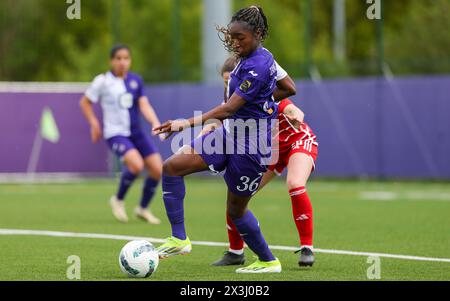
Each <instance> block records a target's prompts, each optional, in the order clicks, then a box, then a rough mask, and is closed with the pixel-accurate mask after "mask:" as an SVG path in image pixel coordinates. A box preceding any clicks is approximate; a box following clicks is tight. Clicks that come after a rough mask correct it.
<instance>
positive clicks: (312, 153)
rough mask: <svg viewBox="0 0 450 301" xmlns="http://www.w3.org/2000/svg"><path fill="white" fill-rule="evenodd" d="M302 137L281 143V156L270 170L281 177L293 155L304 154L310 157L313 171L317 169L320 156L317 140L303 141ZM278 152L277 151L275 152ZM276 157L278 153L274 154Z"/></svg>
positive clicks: (297, 136) (295, 137) (296, 136)
mask: <svg viewBox="0 0 450 301" xmlns="http://www.w3.org/2000/svg"><path fill="white" fill-rule="evenodd" d="M301 138H302V137H301V135H295V136H292V137H291V138H290V139H289V140H288V141H287V142H280V145H279V156H278V161H277V163H275V164H273V165H270V166H269V170H271V171H273V172H275V173H276V174H278V175H280V174H281V173H282V172H283V170H284V169H285V168H286V167H287V165H288V163H289V159H290V158H291V156H292V155H293V154H296V153H302V154H306V155H308V156H309V157H310V158H311V160H312V163H313V168H312V171H314V169H315V162H316V160H317V155H318V144H317V141H316V139H315V138H314V139H313V140H311V139H306V140H302V139H301ZM275 152H276V151H275ZM274 155H275V156H276V153H275V154H274Z"/></svg>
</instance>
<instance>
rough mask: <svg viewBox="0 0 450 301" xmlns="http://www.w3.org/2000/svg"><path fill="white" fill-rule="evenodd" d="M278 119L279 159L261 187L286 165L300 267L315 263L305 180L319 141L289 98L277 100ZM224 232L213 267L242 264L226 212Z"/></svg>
mask: <svg viewBox="0 0 450 301" xmlns="http://www.w3.org/2000/svg"><path fill="white" fill-rule="evenodd" d="M278 110H279V111H278V112H279V113H278V114H279V115H278V119H279V137H278V139H279V159H278V162H277V163H276V164H273V165H271V166H270V167H269V171H267V172H266V173H265V174H264V177H263V179H262V181H261V185H260V186H259V188H258V190H261V189H262V188H263V187H264V186H265V185H266V184H267V183H268V182H270V181H271V180H272V179H273V178H274V176H275V175H276V174H278V175H280V174H281V173H282V172H283V170H284V169H285V168H286V167H287V169H288V174H287V180H286V182H287V186H288V190H289V195H290V197H291V202H292V213H293V217H294V222H295V225H296V227H297V231H298V235H299V238H300V250H299V251H297V252H300V258H299V261H298V264H299V265H300V266H312V265H313V264H314V253H313V214H312V213H313V212H312V206H311V202H310V199H309V197H308V194H307V191H306V183H307V181H308V178H309V176H310V174H311V172H312V171H313V170H314V163H315V161H316V159H317V153H318V143H317V139H316V136H315V135H314V133H313V132H312V130H311V128H310V127H309V126H308V125H307V124H306V123H304V122H303V117H304V114H303V112H301V111H300V109H298V108H297V107H296V106H295V105H294V104H293V103H292V102H291V101H290V100H289V99H284V100H282V101H281V102H280V104H279V108H278ZM227 231H228V239H229V242H230V247H229V250H228V251H227V252H225V254H224V256H223V257H222V258H221V259H219V260H218V261H216V262H214V263H213V265H214V266H225V265H240V264H244V262H245V256H244V241H243V240H242V238H241V236H240V235H239V232H238V230H237V228H236V226H235V225H234V223H233V221H232V219H231V218H230V217H229V216H228V215H227Z"/></svg>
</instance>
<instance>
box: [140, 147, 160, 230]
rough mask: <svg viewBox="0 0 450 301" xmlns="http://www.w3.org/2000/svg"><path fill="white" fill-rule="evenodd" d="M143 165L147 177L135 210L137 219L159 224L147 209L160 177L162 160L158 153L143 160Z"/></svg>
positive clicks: (157, 219)
mask: <svg viewBox="0 0 450 301" xmlns="http://www.w3.org/2000/svg"><path fill="white" fill-rule="evenodd" d="M144 165H145V168H146V170H147V177H146V179H145V180H144V186H143V189H142V196H141V201H140V204H139V206H138V207H136V209H135V214H136V216H137V217H139V218H141V219H143V220H145V221H147V222H148V223H151V224H160V223H161V221H160V220H159V218H157V217H156V216H155V215H154V214H153V213H152V212H151V210H150V209H149V207H150V203H151V201H152V199H153V196H154V195H155V192H156V189H157V187H158V184H159V181H160V180H161V177H162V165H163V162H162V159H161V155H160V154H159V153H153V154H151V155H148V156H146V157H145V158H144Z"/></svg>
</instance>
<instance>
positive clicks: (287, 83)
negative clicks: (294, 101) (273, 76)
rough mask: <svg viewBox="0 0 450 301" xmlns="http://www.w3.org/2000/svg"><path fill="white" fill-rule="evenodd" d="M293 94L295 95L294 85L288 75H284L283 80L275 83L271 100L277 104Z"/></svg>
mask: <svg viewBox="0 0 450 301" xmlns="http://www.w3.org/2000/svg"><path fill="white" fill-rule="evenodd" d="M295 94H297V89H296V87H295V83H294V81H293V80H292V78H291V77H290V76H289V75H286V76H285V77H284V78H283V79H281V80H279V81H277V87H276V88H275V90H274V91H273V98H274V99H275V101H277V102H278V101H281V100H283V99H286V98H288V97H290V96H294V95H295Z"/></svg>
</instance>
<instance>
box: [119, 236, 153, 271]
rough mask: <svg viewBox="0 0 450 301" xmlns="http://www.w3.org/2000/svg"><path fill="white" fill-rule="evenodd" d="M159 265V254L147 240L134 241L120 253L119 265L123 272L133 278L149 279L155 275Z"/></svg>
mask: <svg viewBox="0 0 450 301" xmlns="http://www.w3.org/2000/svg"><path fill="white" fill-rule="evenodd" d="M158 264H159V256H158V252H156V250H155V247H154V246H153V245H152V244H151V243H150V242H148V241H146V240H133V241H130V242H129V243H127V244H126V245H125V246H124V247H123V248H122V251H120V255H119V265H120V269H121V270H122V272H123V273H124V274H126V275H128V276H130V277H133V278H147V277H150V276H151V275H152V274H153V273H155V271H156V269H157V268H158Z"/></svg>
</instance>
